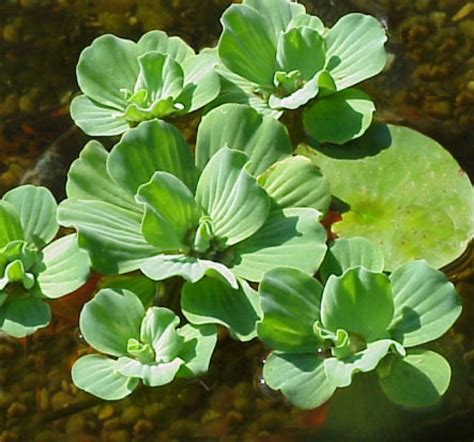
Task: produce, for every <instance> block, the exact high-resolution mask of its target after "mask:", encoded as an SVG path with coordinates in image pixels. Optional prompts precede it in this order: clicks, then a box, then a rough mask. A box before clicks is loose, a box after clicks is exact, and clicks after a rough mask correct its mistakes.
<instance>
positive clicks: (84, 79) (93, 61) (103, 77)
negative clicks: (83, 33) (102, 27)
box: [77, 34, 139, 111]
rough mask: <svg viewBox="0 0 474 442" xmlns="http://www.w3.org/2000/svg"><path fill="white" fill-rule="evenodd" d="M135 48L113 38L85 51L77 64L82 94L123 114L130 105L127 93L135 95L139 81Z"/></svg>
mask: <svg viewBox="0 0 474 442" xmlns="http://www.w3.org/2000/svg"><path fill="white" fill-rule="evenodd" d="M137 55H138V54H137V48H136V44H135V43H134V42H132V41H130V40H125V39H122V38H118V37H116V36H114V35H110V34H107V35H102V36H100V37H98V38H96V39H95V40H94V41H93V42H92V44H91V45H90V46H88V47H87V48H85V49H84V50H83V51H82V53H81V56H80V57H79V62H78V64H77V82H78V83H79V87H80V88H81V91H82V92H83V93H84V94H86V95H87V96H88V97H89V98H90V99H92V100H94V101H97V102H99V103H100V104H101V105H103V106H110V107H111V108H113V109H116V110H118V111H121V110H122V109H123V108H125V106H126V105H127V102H126V100H125V95H124V93H123V91H124V90H129V91H132V90H133V88H134V86H135V82H136V79H137V77H138V72H139V65H138V60H137Z"/></svg>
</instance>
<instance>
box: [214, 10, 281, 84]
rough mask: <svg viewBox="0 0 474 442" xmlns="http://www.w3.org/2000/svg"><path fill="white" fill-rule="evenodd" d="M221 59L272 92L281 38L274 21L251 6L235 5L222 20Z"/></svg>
mask: <svg viewBox="0 0 474 442" xmlns="http://www.w3.org/2000/svg"><path fill="white" fill-rule="evenodd" d="M221 23H222V26H223V28H224V31H223V33H222V34H221V37H220V40H219V44H218V47H219V57H220V59H221V60H222V62H223V63H224V64H225V65H226V66H227V67H228V68H229V69H230V70H231V71H233V72H235V73H236V74H238V75H240V76H241V77H244V78H246V79H248V80H250V81H252V82H254V83H256V84H258V85H259V86H262V87H266V88H272V87H273V74H274V71H275V60H276V45H277V35H276V34H275V31H274V29H273V26H272V23H271V17H269V16H267V15H264V14H262V13H260V12H259V11H258V10H256V9H254V8H253V7H250V6H248V5H245V4H244V5H236V4H233V5H231V6H230V7H229V8H228V9H227V10H226V11H225V12H224V15H223V16H222V18H221Z"/></svg>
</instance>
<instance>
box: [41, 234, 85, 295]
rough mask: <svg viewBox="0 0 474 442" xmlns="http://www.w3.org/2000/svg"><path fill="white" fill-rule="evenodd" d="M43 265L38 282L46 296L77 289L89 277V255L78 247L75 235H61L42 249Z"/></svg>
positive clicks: (62, 293) (64, 293)
mask: <svg viewBox="0 0 474 442" xmlns="http://www.w3.org/2000/svg"><path fill="white" fill-rule="evenodd" d="M43 265H44V268H42V269H41V271H40V274H39V275H38V284H39V287H40V289H41V292H42V293H43V294H44V295H45V296H47V297H48V298H53V299H54V298H59V297H61V296H64V295H67V294H68V293H71V292H73V291H74V290H77V289H78V288H79V287H81V286H82V285H83V284H85V283H86V282H87V279H88V277H89V255H88V254H87V253H86V252H85V251H84V250H80V249H79V247H78V245H77V236H76V235H67V236H63V237H62V238H60V239H58V240H56V241H54V242H53V243H51V244H50V245H49V246H47V247H46V248H45V249H43Z"/></svg>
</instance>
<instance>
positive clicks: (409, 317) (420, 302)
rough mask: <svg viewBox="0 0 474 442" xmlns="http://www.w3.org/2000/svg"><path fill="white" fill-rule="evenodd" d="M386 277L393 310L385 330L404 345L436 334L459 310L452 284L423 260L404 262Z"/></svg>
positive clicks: (445, 326)
mask: <svg viewBox="0 0 474 442" xmlns="http://www.w3.org/2000/svg"><path fill="white" fill-rule="evenodd" d="M390 280H391V282H392V287H393V298H394V304H395V314H394V316H393V320H392V322H391V324H390V328H389V331H390V334H391V335H392V336H393V338H394V339H397V340H398V341H400V342H401V343H402V344H403V345H404V346H405V347H413V346H415V345H421V344H425V343H426V342H430V341H433V340H434V339H437V338H439V337H440V336H442V335H443V334H444V333H446V332H447V331H448V330H449V328H451V326H452V325H453V324H454V322H455V321H456V320H457V319H458V317H459V315H460V314H461V310H462V306H461V299H460V297H459V295H458V294H457V293H456V289H455V288H454V286H453V284H452V283H451V282H449V280H448V278H447V277H446V276H445V275H444V274H443V273H441V272H440V271H438V270H435V269H433V268H431V267H430V266H429V265H428V264H427V263H426V261H414V262H409V263H406V264H404V265H403V266H401V267H399V268H398V269H396V270H395V271H394V272H393V273H392V274H391V275H390Z"/></svg>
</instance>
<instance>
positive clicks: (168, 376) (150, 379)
mask: <svg viewBox="0 0 474 442" xmlns="http://www.w3.org/2000/svg"><path fill="white" fill-rule="evenodd" d="M183 363H184V361H183V360H182V359H179V358H176V359H173V360H172V361H171V362H163V363H156V364H143V363H141V362H140V361H136V360H135V359H130V358H127V357H123V358H119V359H118V360H117V362H116V363H115V366H114V368H115V370H117V371H118V372H119V373H120V374H122V375H123V376H127V377H130V378H137V379H141V380H142V381H143V383H144V384H145V385H147V386H148V387H160V386H162V385H166V384H169V383H170V382H172V381H173V379H174V378H175V376H176V374H177V373H178V370H179V369H180V367H181V366H182V365H183Z"/></svg>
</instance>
